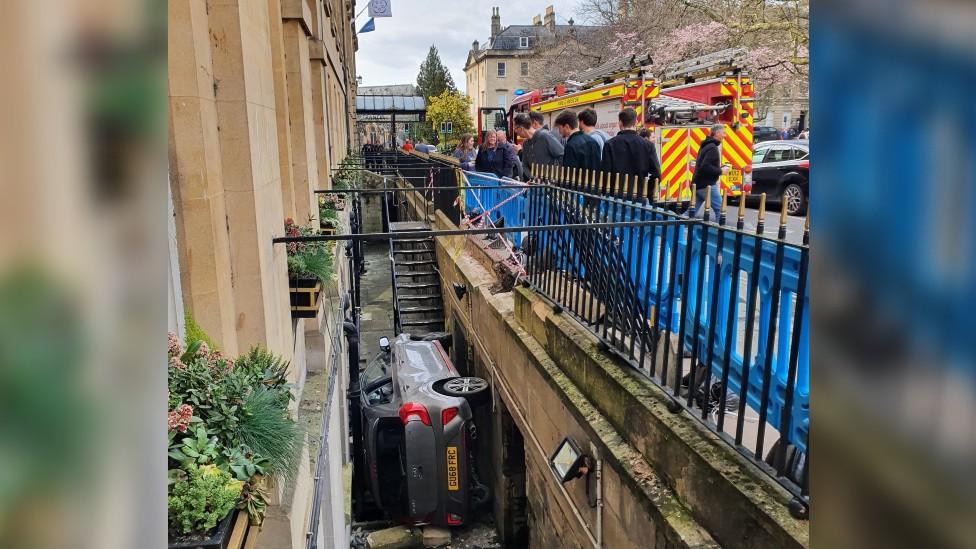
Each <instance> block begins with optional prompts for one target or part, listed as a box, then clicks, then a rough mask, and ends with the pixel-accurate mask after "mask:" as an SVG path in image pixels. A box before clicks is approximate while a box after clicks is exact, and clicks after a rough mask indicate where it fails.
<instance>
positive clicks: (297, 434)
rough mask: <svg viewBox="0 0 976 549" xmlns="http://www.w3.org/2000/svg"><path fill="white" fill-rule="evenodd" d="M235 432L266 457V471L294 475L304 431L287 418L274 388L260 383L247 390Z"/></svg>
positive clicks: (292, 477)
mask: <svg viewBox="0 0 976 549" xmlns="http://www.w3.org/2000/svg"><path fill="white" fill-rule="evenodd" d="M237 434H238V438H239V440H240V441H241V442H242V443H243V444H245V445H246V446H247V447H248V448H250V449H251V450H253V451H254V453H256V454H257V455H259V456H261V457H262V458H264V459H267V460H268V465H267V469H268V471H270V472H271V473H273V474H277V475H281V476H282V477H284V478H285V479H288V480H292V479H294V478H295V475H296V474H297V472H298V461H299V459H298V458H299V454H300V453H301V448H302V447H301V436H302V434H303V433H302V430H301V427H300V426H299V425H298V423H296V422H295V420H293V419H291V418H290V417H288V409H287V407H286V406H282V398H281V395H279V394H277V393H276V391H273V390H270V389H268V388H266V387H263V386H259V387H255V388H254V390H252V391H251V392H250V393H248V395H247V396H246V397H245V398H244V405H243V414H242V415H241V420H240V423H239V425H238V433H237Z"/></svg>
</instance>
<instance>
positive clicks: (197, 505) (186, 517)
mask: <svg viewBox="0 0 976 549" xmlns="http://www.w3.org/2000/svg"><path fill="white" fill-rule="evenodd" d="M174 477H175V480H174V482H173V483H172V484H171V485H170V487H169V494H168V498H167V504H168V505H167V507H168V509H169V525H170V527H171V528H172V529H173V530H175V531H177V532H179V533H180V534H184V535H188V534H205V533H206V532H208V531H209V530H211V529H212V528H213V527H214V526H216V525H217V522H219V521H220V520H221V519H223V518H224V517H226V516H227V513H230V512H231V510H233V509H234V506H235V504H236V503H237V500H238V498H239V497H240V496H241V491H242V489H243V487H244V483H243V482H241V481H240V480H236V479H233V478H231V475H230V473H228V472H227V471H224V470H222V469H219V468H218V467H217V466H216V465H204V466H201V467H195V466H194V467H190V468H189V470H188V471H187V474H186V476H185V477H182V478H180V477H181V475H178V474H177V475H174Z"/></svg>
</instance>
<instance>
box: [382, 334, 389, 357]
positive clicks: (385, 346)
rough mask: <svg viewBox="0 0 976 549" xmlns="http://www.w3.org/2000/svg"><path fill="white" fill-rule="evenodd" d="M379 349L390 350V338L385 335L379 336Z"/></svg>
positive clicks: (387, 351)
mask: <svg viewBox="0 0 976 549" xmlns="http://www.w3.org/2000/svg"><path fill="white" fill-rule="evenodd" d="M380 350H381V351H383V352H384V353H389V352H390V338H388V337H385V336H384V337H381V338H380Z"/></svg>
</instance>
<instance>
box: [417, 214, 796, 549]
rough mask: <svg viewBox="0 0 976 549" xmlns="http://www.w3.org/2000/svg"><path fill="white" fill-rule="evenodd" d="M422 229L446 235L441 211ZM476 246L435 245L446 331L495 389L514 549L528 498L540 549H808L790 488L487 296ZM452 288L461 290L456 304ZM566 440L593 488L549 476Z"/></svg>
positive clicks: (548, 317)
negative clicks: (520, 462)
mask: <svg viewBox="0 0 976 549" xmlns="http://www.w3.org/2000/svg"><path fill="white" fill-rule="evenodd" d="M411 204H412V205H413V206H414V211H415V213H417V214H419V213H420V212H423V211H424V210H423V207H422V205H421V204H420V203H419V201H411ZM429 220H430V221H431V223H432V224H433V225H434V226H435V228H452V226H451V225H450V222H449V221H448V220H447V218H446V217H444V216H443V214H442V213H440V212H437V214H436V215H434V216H431V217H430V219H429ZM476 242H477V241H476V240H473V239H471V240H469V239H467V238H466V237H461V236H459V237H438V238H437V255H438V263H439V267H440V271H441V275H442V283H443V290H442V291H443V295H444V296H445V307H446V314H447V318H448V321H447V326H448V328H449V329H451V328H452V327H453V325H454V322H453V320H454V319H456V320H457V322H458V324H459V325H460V326H462V327H463V330H464V332H465V338H466V340H467V341H468V343H469V344H470V345H471V346H472V351H473V353H472V354H473V355H474V357H475V360H474V361H473V362H474V373H475V375H480V376H483V377H485V378H486V379H489V380H490V381H491V384H492V389H493V406H494V407H495V412H493V415H494V416H495V417H496V420H495V421H494V422H493V424H492V428H491V433H489V434H488V436H489V437H490V438H491V441H492V444H493V445H495V446H496V447H495V448H494V450H493V452H494V459H492V460H491V461H492V463H493V464H494V466H495V467H494V470H493V471H491V472H489V473H488V475H487V476H488V477H489V480H490V481H491V485H492V488H493V494H494V496H495V497H496V498H498V501H497V502H496V505H495V515H496V517H495V518H496V523H497V524H498V525H499V527H500V528H499V529H500V531H501V534H502V536H503V537H506V536H509V537H506V538H505V539H506V541H508V542H512V543H517V541H516V539H513V536H517V535H518V532H519V529H518V525H517V521H518V516H517V515H518V514H517V513H515V512H513V511H512V509H513V508H514V507H515V506H517V505H518V503H519V496H520V494H519V489H518V487H519V486H524V496H525V501H526V502H527V505H528V516H527V520H528V523H529V526H530V531H531V534H530V536H531V538H530V544H531V546H534V547H592V546H593V545H594V542H595V541H599V543H601V544H602V546H604V547H667V548H671V547H719V546H721V547H735V548H759V547H806V546H808V545H809V534H808V526H807V523H805V522H803V521H799V520H796V519H793V518H792V517H790V516H789V513H788V512H787V508H786V503H787V501H788V499H789V497H788V494H787V493H786V492H785V491H784V490H782V489H781V488H780V487H779V486H778V485H776V484H775V483H773V482H772V481H771V480H770V479H768V478H766V477H765V476H763V474H762V473H761V472H760V471H758V470H757V469H756V468H755V467H754V466H752V465H751V464H749V463H748V462H746V461H745V460H744V459H742V458H741V457H740V456H739V455H738V454H737V453H735V452H734V451H733V450H731V449H730V448H728V447H726V446H724V443H722V442H721V441H720V440H718V439H717V437H716V436H715V435H713V434H712V433H710V432H708V431H706V430H705V429H704V428H702V427H701V426H700V425H699V424H698V423H697V422H695V421H694V420H693V419H691V418H689V417H686V416H683V415H680V414H679V415H674V414H671V413H670V412H668V411H667V410H666V409H665V407H664V399H663V395H662V394H659V393H656V392H655V391H656V389H655V388H654V387H653V386H652V385H651V384H650V382H649V381H647V380H646V379H641V378H640V377H639V376H636V375H633V372H631V371H629V368H627V367H625V366H623V365H621V364H618V363H616V362H614V361H613V360H611V359H610V358H609V357H607V356H605V355H603V354H602V353H600V352H599V351H598V350H597V345H596V343H597V342H596V340H595V338H593V337H592V336H590V335H589V333H588V332H586V331H585V330H583V328H582V327H581V326H580V325H578V324H577V323H575V321H572V320H569V319H566V318H564V317H561V316H559V315H554V314H553V312H552V309H551V308H550V307H549V306H548V305H547V304H546V303H544V302H543V301H542V300H541V299H539V298H538V297H537V296H535V295H534V294H533V293H532V292H531V291H529V290H526V289H523V288H518V289H516V290H515V291H514V292H507V293H498V294H492V293H491V290H490V287H491V285H492V284H494V283H495V277H494V275H493V273H492V272H491V270H490V269H489V266H488V265H486V261H485V254H484V252H483V250H481V249H480V247H479V245H478V244H477V243H476ZM455 283H456V284H463V285H464V286H466V287H467V293H466V294H465V296H464V297H463V298H462V299H457V298H456V295H455V293H454V291H453V289H452V285H453V284H455ZM456 352H457V351H456ZM506 416H510V417H511V420H512V423H513V425H514V427H515V428H516V429H517V431H518V433H519V435H520V436H521V438H522V441H523V452H524V467H517V466H516V467H512V466H511V465H512V462H511V461H506V459H505V457H506V455H505V453H506V452H508V451H509V450H510V449H511V448H512V440H513V438H517V437H513V436H512V433H511V432H510V430H507V429H506V428H504V426H503V425H502V424H503V423H504V421H506V420H505V417H506ZM565 436H569V437H571V438H573V440H574V441H576V442H577V443H578V444H579V446H580V447H581V448H582V449H583V452H584V453H586V454H588V455H590V456H593V457H594V458H595V460H596V461H598V462H599V463H600V468H601V469H602V471H601V475H600V476H601V481H600V482H601V484H602V486H601V487H600V489H597V483H596V480H595V478H591V480H590V481H589V486H587V481H586V480H583V479H579V480H574V481H570V482H568V483H566V484H565V485H561V484H560V483H559V482H558V481H557V479H556V478H555V475H554V474H553V472H552V470H551V467H550V465H549V456H550V455H551V453H552V452H553V451H554V450H555V449H556V447H557V446H558V444H559V442H560V441H561V440H562V438H563V437H565ZM499 447H500V448H499ZM499 465H501V467H499ZM594 477H595V475H594ZM598 493H599V494H602V497H603V500H602V504H600V505H595V503H596V501H595V500H596V494H598Z"/></svg>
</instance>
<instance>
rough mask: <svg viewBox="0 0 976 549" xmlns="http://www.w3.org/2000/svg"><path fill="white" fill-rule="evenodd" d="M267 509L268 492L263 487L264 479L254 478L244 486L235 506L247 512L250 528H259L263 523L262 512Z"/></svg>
mask: <svg viewBox="0 0 976 549" xmlns="http://www.w3.org/2000/svg"><path fill="white" fill-rule="evenodd" d="M267 507H268V490H267V488H266V487H265V484H264V478H263V477H261V476H255V477H253V478H252V479H251V481H250V482H248V483H246V484H245V485H244V491H243V492H241V500H240V503H238V504H237V508H238V509H244V510H245V511H247V516H248V517H249V518H250V519H251V525H252V526H260V525H261V524H262V523H263V522H264V512H265V510H266V509H267Z"/></svg>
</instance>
